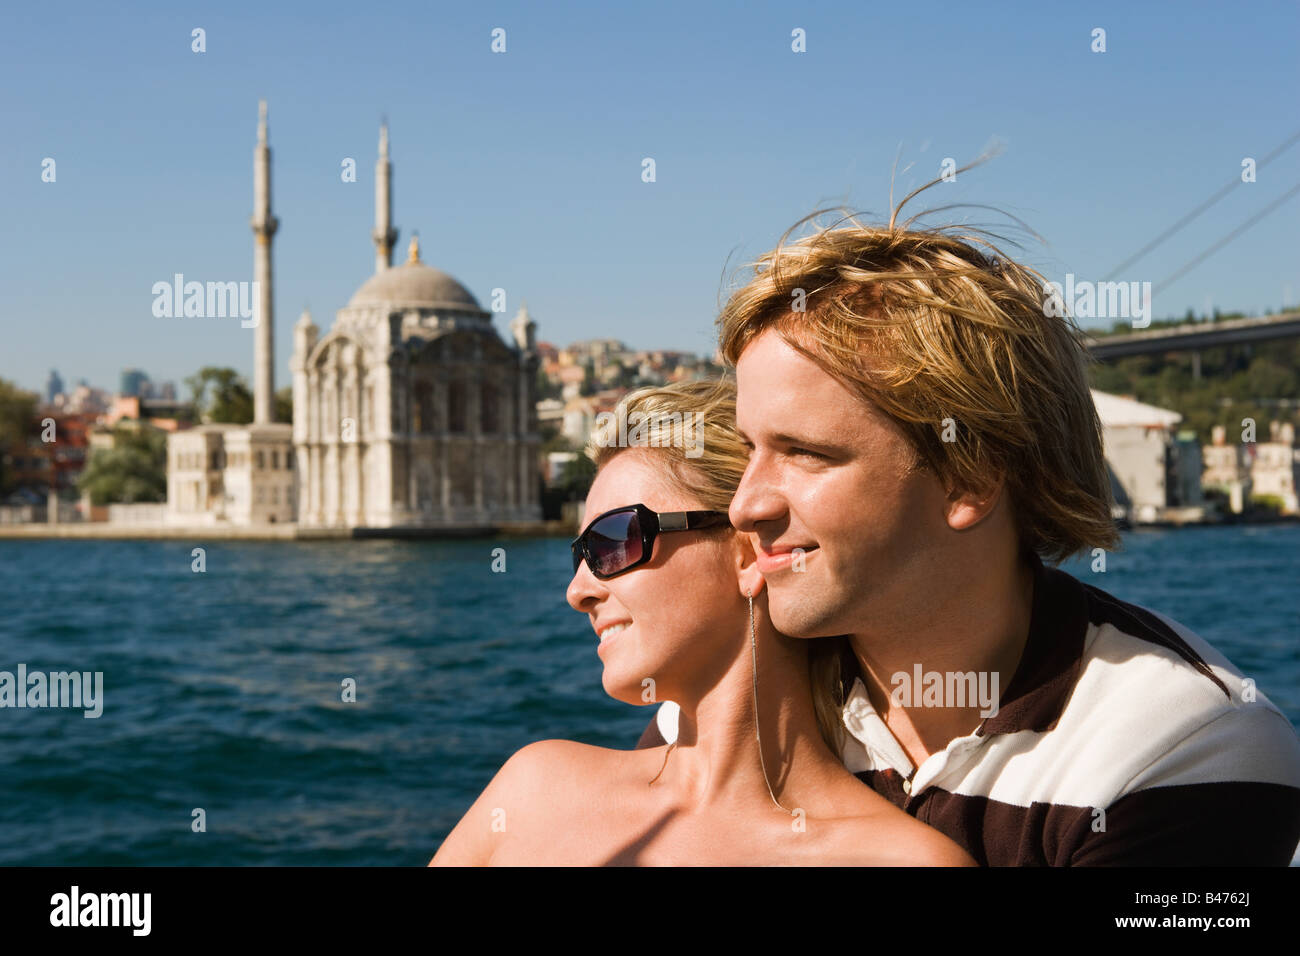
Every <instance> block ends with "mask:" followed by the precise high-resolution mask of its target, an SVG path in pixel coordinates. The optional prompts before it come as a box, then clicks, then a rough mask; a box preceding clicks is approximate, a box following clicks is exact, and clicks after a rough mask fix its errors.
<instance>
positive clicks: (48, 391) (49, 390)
mask: <svg viewBox="0 0 1300 956" xmlns="http://www.w3.org/2000/svg"><path fill="white" fill-rule="evenodd" d="M62 394H63V379H62V378H60V377H59V373H58V372H56V371H55V370H54V369H50V377H49V378H47V379H46V380H45V403H46V404H47V405H53V404H54V400H55V399H56V398H58V397H59V396H60V395H62Z"/></svg>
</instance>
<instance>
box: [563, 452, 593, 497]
mask: <svg viewBox="0 0 1300 956" xmlns="http://www.w3.org/2000/svg"><path fill="white" fill-rule="evenodd" d="M595 480H596V463H595V462H594V461H592V460H591V459H590V458H588V457H587V456H586V455H583V454H579V455H578V457H577V458H575V459H574V460H573V461H570V462H567V463H566V464H565V466H564V470H563V471H561V472H560V480H559V481H558V482H556V487H557V489H558V490H559V491H560V492H561V493H562V494H563V496H564V500H565V501H577V500H578V499H579V498H585V497H587V492H588V491H590V490H591V483H592V482H593V481H595Z"/></svg>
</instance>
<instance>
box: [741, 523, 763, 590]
mask: <svg viewBox="0 0 1300 956" xmlns="http://www.w3.org/2000/svg"><path fill="white" fill-rule="evenodd" d="M736 542H737V547H736V577H737V579H738V581H739V584H740V593H741V594H742V595H744V594H748V595H749V596H750V597H758V595H759V594H760V593H761V592H762V590H763V586H764V585H765V584H766V583H767V582H766V581H765V580H764V579H763V575H762V574H760V573H759V571H758V561H757V560H756V557H755V554H754V544H753V541H752V540H751V539H750V536H749V535H748V534H744V533H740V534H737V535H736Z"/></svg>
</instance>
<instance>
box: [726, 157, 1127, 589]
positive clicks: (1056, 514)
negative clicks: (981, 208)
mask: <svg viewBox="0 0 1300 956" xmlns="http://www.w3.org/2000/svg"><path fill="white" fill-rule="evenodd" d="M935 182H939V180H935ZM931 185H934V183H930V184H927V186H924V187H922V189H925V188H928V187H929V186H931ZM920 191H921V190H917V191H916V192H920ZM914 195H916V193H915V192H914V193H912V196H914ZM910 198H911V196H908V197H907V199H910ZM907 199H904V200H903V202H902V203H900V204H899V207H898V209H901V208H902V206H903V204H905V203H906V202H907ZM898 209H895V211H894V216H893V217H891V219H890V222H889V225H888V226H871V225H864V224H862V223H860V222H858V221H857V219H855V218H853V217H846V219H845V220H841V222H847V223H848V225H839V224H835V225H833V226H830V227H826V228H823V229H820V230H819V231H817V232H816V233H815V234H814V235H810V236H807V237H805V238H802V239H799V240H797V241H795V242H793V243H790V244H788V245H787V244H786V238H787V237H788V236H789V235H790V232H791V231H793V229H794V228H797V227H798V225H799V224H800V223H803V222H807V221H808V220H809V219H811V218H813V217H815V216H817V215H819V214H820V213H814V214H813V216H811V217H806V218H805V219H803V220H800V223H796V225H795V226H794V227H792V229H791V230H787V232H786V234H785V236H783V237H782V239H781V242H780V243H779V244H778V246H777V248H776V249H774V250H772V251H771V252H769V253H767V254H766V255H764V256H762V257H760V258H759V260H758V261H757V262H756V263H755V264H754V269H755V276H754V278H753V280H752V281H750V282H749V283H748V284H747V285H745V286H744V287H743V288H741V289H739V290H738V291H737V292H735V293H734V294H733V295H732V296H731V299H730V301H728V302H727V304H726V306H725V308H724V309H723V310H722V313H721V315H720V316H719V318H718V322H717V324H718V332H719V340H720V350H721V352H722V355H723V357H724V358H725V359H726V361H727V362H728V363H730V364H735V362H736V361H737V360H738V359H739V358H740V355H741V353H743V352H744V351H745V348H746V347H747V346H748V345H749V344H750V343H751V342H752V341H754V339H755V338H757V337H758V336H759V335H760V334H762V333H763V332H765V331H767V330H769V329H772V330H775V331H776V332H777V333H778V334H780V335H781V337H782V338H783V339H784V340H785V341H787V342H788V343H789V344H790V346H791V347H792V348H795V349H797V350H798V351H800V352H801V353H803V354H804V355H806V356H808V357H809V358H810V359H811V360H813V361H815V362H817V363H818V364H819V365H821V366H822V367H823V368H824V369H825V370H826V371H827V372H828V373H829V374H830V375H832V376H833V377H835V378H836V379H838V380H839V381H840V382H841V383H843V384H844V385H845V386H846V387H847V388H849V389H850V390H851V391H853V392H855V393H856V394H857V395H859V396H860V397H861V398H862V399H864V400H865V401H867V402H869V403H871V404H872V405H874V406H875V407H876V408H879V409H880V410H881V411H882V412H883V413H884V414H885V415H887V416H888V417H889V418H890V419H891V420H892V421H893V422H894V423H895V424H897V425H898V427H899V428H900V429H901V430H902V431H903V433H904V434H905V435H906V436H907V438H908V440H909V441H910V443H911V444H912V446H913V448H914V449H915V450H916V452H917V454H918V456H919V458H920V464H922V465H924V466H926V467H929V468H930V469H932V470H933V472H934V474H935V475H936V476H937V477H938V478H939V479H940V481H942V482H943V483H944V485H945V487H946V488H949V489H950V490H960V491H978V490H980V489H983V488H986V487H988V483H989V480H990V479H992V478H995V477H997V476H1001V477H1002V478H1003V479H1005V482H1006V485H1005V487H1006V490H1007V491H1008V492H1009V494H1010V499H1011V502H1012V507H1013V512H1014V514H1015V518H1016V527H1017V530H1018V533H1019V538H1020V545H1021V548H1022V550H1025V551H1033V552H1034V553H1036V554H1038V555H1039V556H1040V557H1041V558H1042V559H1043V560H1045V561H1048V562H1051V563H1059V562H1061V561H1063V560H1064V559H1066V558H1068V557H1070V556H1071V555H1073V554H1076V553H1078V552H1079V551H1081V550H1084V549H1091V548H1094V547H1101V548H1107V549H1110V548H1114V547H1116V546H1117V545H1118V543H1119V536H1118V535H1117V533H1116V531H1115V526H1114V521H1113V518H1112V515H1111V504H1112V502H1111V491H1110V479H1109V474H1108V472H1107V469H1106V462H1105V459H1104V458H1103V456H1102V443H1101V422H1100V420H1099V419H1098V417H1097V410H1096V408H1095V407H1094V405H1093V401H1092V395H1091V393H1090V392H1089V390H1088V381H1087V374H1086V362H1087V361H1088V355H1087V351H1086V349H1085V348H1084V347H1083V344H1082V341H1081V336H1082V333H1081V331H1080V330H1079V328H1078V327H1077V326H1076V325H1075V324H1074V322H1073V320H1072V319H1070V318H1069V317H1060V316H1058V315H1049V314H1048V312H1049V311H1051V310H1048V309H1046V308H1045V307H1044V296H1045V293H1044V283H1045V280H1044V279H1043V277H1042V275H1040V274H1039V273H1038V272H1036V271H1034V270H1032V269H1029V268H1026V267H1024V266H1021V265H1018V264H1017V263H1015V262H1012V261H1011V260H1009V259H1007V258H1006V257H1005V256H1004V255H1003V254H1002V253H1001V252H1000V251H999V250H998V249H997V248H996V247H995V246H993V245H992V244H991V243H990V242H989V241H988V240H987V239H986V238H985V235H987V234H986V233H984V232H983V231H981V230H966V231H964V232H963V231H961V230H959V229H958V228H957V227H946V228H933V229H909V228H908V226H910V225H911V224H912V222H914V221H915V218H918V217H914V218H913V219H910V220H908V222H907V223H905V224H903V226H902V227H899V228H895V225H894V221H895V219H896V218H897V215H898ZM923 215H924V214H923ZM981 247H983V248H982V249H981ZM800 290H802V291H800ZM800 301H803V302H804V304H805V305H806V311H802V312H801V311H795V310H794V309H793V308H792V303H798V302H800ZM945 433H946V434H945ZM945 437H947V438H949V439H950V440H948V441H945V440H944V438H945Z"/></svg>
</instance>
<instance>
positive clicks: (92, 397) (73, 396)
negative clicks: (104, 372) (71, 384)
mask: <svg viewBox="0 0 1300 956" xmlns="http://www.w3.org/2000/svg"><path fill="white" fill-rule="evenodd" d="M112 401H113V399H112V396H110V395H109V394H108V392H106V391H104V390H103V389H102V388H93V387H92V386H90V385H87V384H86V382H85V380H84V379H83V380H82V381H81V382H80V383H79V384H78V385H77V386H76V388H74V389H73V390H72V391H71V393H69V392H62V393H60V394H59V395H56V396H55V398H54V407H55V408H56V409H57V410H58V411H61V412H65V413H67V414H71V415H84V414H101V415H102V414H103V413H104V412H106V411H108V408H109V406H110V404H112Z"/></svg>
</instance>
